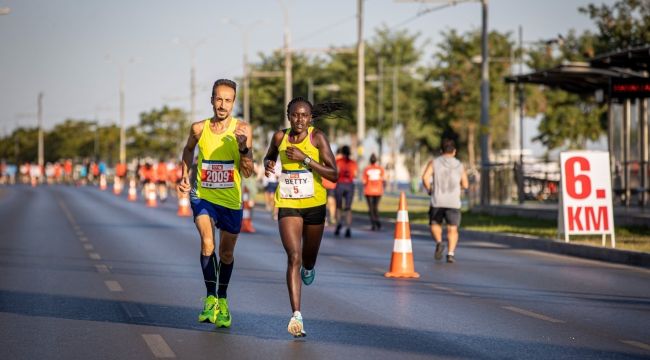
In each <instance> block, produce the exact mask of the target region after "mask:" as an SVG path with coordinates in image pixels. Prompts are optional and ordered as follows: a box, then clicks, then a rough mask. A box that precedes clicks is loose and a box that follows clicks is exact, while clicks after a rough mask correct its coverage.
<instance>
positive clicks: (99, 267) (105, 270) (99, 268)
mask: <svg viewBox="0 0 650 360" xmlns="http://www.w3.org/2000/svg"><path fill="white" fill-rule="evenodd" d="M95 269H97V272H98V273H102V274H108V273H110V272H111V271H110V270H108V266H106V265H104V264H99V265H95Z"/></svg>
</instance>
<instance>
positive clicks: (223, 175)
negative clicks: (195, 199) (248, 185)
mask: <svg viewBox="0 0 650 360" xmlns="http://www.w3.org/2000/svg"><path fill="white" fill-rule="evenodd" d="M234 174H235V162H234V161H232V160H230V161H218V160H203V162H202V163H201V187H203V188H206V189H227V188H231V187H233V186H235V176H234Z"/></svg>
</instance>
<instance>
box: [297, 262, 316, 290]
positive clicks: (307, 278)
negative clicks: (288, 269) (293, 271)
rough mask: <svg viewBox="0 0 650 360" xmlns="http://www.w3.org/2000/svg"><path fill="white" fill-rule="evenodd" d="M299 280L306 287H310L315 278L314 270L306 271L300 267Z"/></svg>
mask: <svg viewBox="0 0 650 360" xmlns="http://www.w3.org/2000/svg"><path fill="white" fill-rule="evenodd" d="M300 278H301V279H302V283H303V284H305V285H308V286H309V285H311V283H313V282H314V278H316V269H311V270H307V269H305V268H304V267H302V266H301V267H300Z"/></svg>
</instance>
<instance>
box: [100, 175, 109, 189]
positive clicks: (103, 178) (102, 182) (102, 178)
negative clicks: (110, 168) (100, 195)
mask: <svg viewBox="0 0 650 360" xmlns="http://www.w3.org/2000/svg"><path fill="white" fill-rule="evenodd" d="M107 188H108V184H106V175H104V174H101V175H99V190H101V191H105V190H106V189H107Z"/></svg>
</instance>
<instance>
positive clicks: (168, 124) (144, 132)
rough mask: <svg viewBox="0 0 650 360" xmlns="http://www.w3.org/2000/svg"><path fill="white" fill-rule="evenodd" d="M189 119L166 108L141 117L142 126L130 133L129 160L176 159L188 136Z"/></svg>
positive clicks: (129, 131) (179, 111)
mask: <svg viewBox="0 0 650 360" xmlns="http://www.w3.org/2000/svg"><path fill="white" fill-rule="evenodd" d="M186 119H187V115H186V114H185V112H183V110H181V109H172V108H168V107H167V106H163V108H162V109H160V110H156V109H153V110H151V111H150V112H143V113H141V114H140V123H139V124H138V125H137V126H132V127H130V128H129V129H128V130H127V138H128V140H127V154H128V155H129V157H146V156H150V157H154V158H159V159H168V158H177V157H179V156H180V153H181V148H182V146H183V145H185V140H186V139H187V136H188V134H189V127H188V125H187V122H186Z"/></svg>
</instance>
